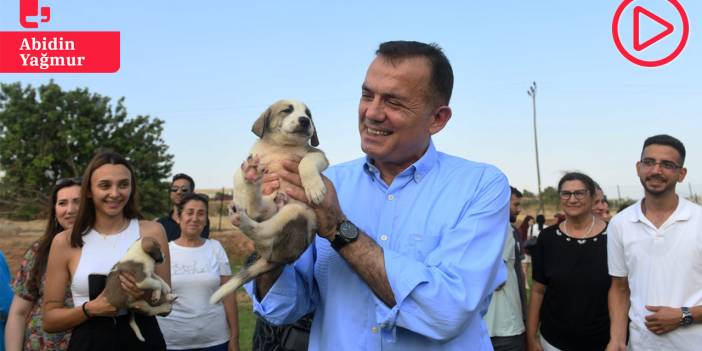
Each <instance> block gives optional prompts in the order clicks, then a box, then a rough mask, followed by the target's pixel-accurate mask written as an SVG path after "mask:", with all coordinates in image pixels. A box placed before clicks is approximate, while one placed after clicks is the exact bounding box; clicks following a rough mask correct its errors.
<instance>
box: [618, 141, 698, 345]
mask: <svg viewBox="0 0 702 351" xmlns="http://www.w3.org/2000/svg"><path fill="white" fill-rule="evenodd" d="M684 162H685V147H684V146H683V144H682V142H680V141H679V140H678V139H676V138H673V137H671V136H669V135H656V136H652V137H650V138H648V139H646V141H645V142H644V146H643V151H642V152H641V160H640V161H639V162H637V163H636V171H637V173H638V175H639V178H640V179H641V184H642V185H643V188H644V191H645V196H644V198H643V199H642V200H641V201H639V202H637V203H636V204H634V205H632V206H630V207H628V208H627V209H625V210H624V211H622V212H621V213H619V214H618V215H616V216H615V217H614V218H613V219H612V221H611V222H610V224H609V229H608V232H609V235H608V239H607V245H608V246H607V252H608V260H609V262H608V263H609V274H610V275H611V276H612V285H611V287H610V289H609V313H610V319H611V331H610V338H611V339H610V343H609V345H608V347H607V350H622V351H623V350H626V327H627V311H628V316H629V318H630V319H631V323H630V325H629V328H630V337H629V348H630V350H634V351H639V350H655V351H660V350H676V351H677V350H683V351H684V350H689V351H692V350H702V324H700V323H701V322H702V207H700V206H698V205H696V204H694V203H692V202H690V201H688V200H686V199H684V198H682V197H679V196H678V195H677V194H676V193H675V185H676V183H678V182H682V181H683V179H685V175H686V174H687V169H686V168H684V167H683V164H684Z"/></svg>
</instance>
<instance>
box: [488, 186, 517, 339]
mask: <svg viewBox="0 0 702 351" xmlns="http://www.w3.org/2000/svg"><path fill="white" fill-rule="evenodd" d="M510 189H511V197H510V201H509V221H510V223H509V224H508V225H507V228H505V229H506V230H505V236H506V238H505V245H504V247H503V249H502V261H503V262H504V264H505V269H506V271H507V280H506V281H505V282H504V283H502V285H500V286H498V287H497V289H496V290H495V292H494V293H493V294H492V299H491V300H490V305H489V306H488V310H487V313H486V314H485V317H484V319H485V324H486V325H487V328H488V332H489V333H490V342H491V343H492V346H493V348H494V350H495V351H523V350H524V349H525V348H526V339H525V333H524V331H525V330H526V329H525V326H524V325H525V323H524V322H525V318H526V317H525V316H526V310H525V306H526V301H525V293H524V276H523V274H522V273H523V272H522V266H521V250H520V248H519V242H518V235H517V228H515V227H514V225H513V223H515V222H516V221H517V215H519V212H520V211H521V201H522V197H523V196H522V193H521V192H520V191H519V190H517V189H515V188H514V187H511V186H510Z"/></svg>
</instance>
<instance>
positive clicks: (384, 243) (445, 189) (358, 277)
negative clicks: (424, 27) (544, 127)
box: [246, 41, 510, 351]
mask: <svg viewBox="0 0 702 351" xmlns="http://www.w3.org/2000/svg"><path fill="white" fill-rule="evenodd" d="M452 88H453V73H452V69H451V65H450V63H449V62H448V59H447V58H446V56H444V54H443V53H442V51H441V49H440V48H439V47H438V46H436V45H434V44H432V45H427V44H423V43H418V42H405V41H398V42H387V43H383V44H381V45H380V48H379V49H378V51H377V52H376V58H375V59H374V60H373V62H372V63H371V65H370V67H369V68H368V71H367V73H366V77H365V80H364V82H363V86H362V94H361V100H360V103H359V133H360V136H361V149H362V150H363V152H364V153H365V154H366V157H364V158H361V159H358V160H355V161H351V162H347V163H344V164H340V165H337V166H334V167H331V168H329V169H328V170H327V171H326V172H325V176H326V177H328V179H327V178H325V183H326V186H327V189H328V191H327V194H326V196H325V199H324V201H323V203H322V204H321V205H320V206H314V209H315V213H316V215H317V220H318V236H317V238H316V239H315V241H314V242H313V244H312V245H311V246H310V247H309V248H308V249H307V251H305V253H304V254H303V255H302V256H301V257H300V258H299V259H298V260H297V261H296V262H295V263H294V264H292V265H287V266H285V267H283V268H280V269H277V270H274V271H272V272H269V273H266V274H264V275H262V276H259V277H258V278H257V279H256V280H255V281H254V282H252V283H250V284H247V286H246V289H247V291H248V292H249V293H250V294H251V296H252V298H253V305H254V310H255V311H256V313H258V314H259V315H261V316H263V317H264V318H266V319H267V320H268V321H270V322H272V323H274V324H285V323H290V322H293V321H295V320H297V319H298V318H300V317H301V316H303V315H304V314H306V313H309V312H311V311H314V320H313V324H312V331H311V336H310V343H309V349H310V350H350V351H357V350H422V351H428V350H492V346H491V344H490V338H489V336H488V333H487V329H486V327H485V323H484V322H483V320H482V315H483V314H485V311H486V310H487V306H488V304H489V300H490V294H491V293H492V291H493V290H495V288H496V287H497V286H499V285H500V284H502V283H503V282H504V281H505V278H506V272H505V269H504V265H503V264H502V262H501V252H502V246H503V244H504V239H505V236H504V229H505V227H506V225H507V223H508V218H509V199H510V188H509V185H508V183H507V179H506V177H505V176H504V175H503V174H502V173H501V172H500V171H499V170H498V169H497V168H495V167H493V166H490V165H487V164H482V163H476V162H471V161H467V160H464V159H460V158H458V157H454V156H450V155H446V154H444V153H441V152H438V151H437V150H436V149H435V147H434V144H433V142H432V139H431V136H432V135H434V134H436V133H438V132H439V131H441V130H442V129H443V128H444V126H446V123H447V122H448V121H449V119H450V118H451V109H450V107H449V106H448V103H449V99H450V97H451V90H452ZM283 166H284V167H285V169H286V171H282V172H279V173H278V174H277V175H272V176H270V175H269V176H268V177H267V181H268V183H267V184H268V185H271V184H273V185H272V186H273V187H275V184H276V181H275V177H280V178H283V179H285V180H287V181H289V182H291V183H293V184H298V185H299V184H301V183H300V179H299V176H298V175H297V174H296V172H297V171H296V169H297V165H296V164H295V163H293V162H286V163H284V164H283ZM286 192H287V194H288V195H290V196H291V197H293V198H296V199H298V200H301V201H306V200H305V195H304V191H303V189H302V188H301V187H293V188H291V189H286Z"/></svg>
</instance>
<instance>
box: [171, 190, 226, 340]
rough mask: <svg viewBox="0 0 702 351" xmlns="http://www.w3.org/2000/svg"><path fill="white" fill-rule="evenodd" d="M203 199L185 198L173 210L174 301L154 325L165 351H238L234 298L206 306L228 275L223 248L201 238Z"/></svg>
mask: <svg viewBox="0 0 702 351" xmlns="http://www.w3.org/2000/svg"><path fill="white" fill-rule="evenodd" d="M207 208H208V198H207V196H206V195H202V194H195V193H187V194H185V195H184V196H183V198H182V201H181V202H180V205H179V206H178V207H177V209H176V214H177V215H178V217H179V218H178V222H179V223H180V236H179V237H178V238H177V239H176V240H173V241H171V242H169V243H168V247H169V250H170V252H171V288H172V289H173V293H174V294H176V295H178V299H177V300H176V301H175V303H174V304H173V310H172V311H171V313H170V314H169V315H168V316H166V317H158V323H159V326H160V328H161V332H162V333H163V337H164V339H165V340H166V348H167V349H168V350H200V351H238V350H239V324H238V320H237V315H238V310H237V306H236V295H235V294H231V295H228V296H227V297H225V298H224V300H222V302H220V303H217V304H214V305H211V304H210V302H209V300H210V296H212V294H213V293H214V292H215V291H216V290H217V289H219V287H220V286H221V285H222V284H224V283H226V282H227V281H228V280H229V278H230V277H231V275H232V270H231V267H230V266H229V259H228V258H227V253H226V252H225V251H224V248H223V247H222V244H220V243H219V241H217V240H214V239H206V238H203V237H202V231H203V230H204V229H205V224H206V223H207V215H208V212H207Z"/></svg>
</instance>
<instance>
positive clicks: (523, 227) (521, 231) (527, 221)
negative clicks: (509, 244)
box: [517, 215, 534, 248]
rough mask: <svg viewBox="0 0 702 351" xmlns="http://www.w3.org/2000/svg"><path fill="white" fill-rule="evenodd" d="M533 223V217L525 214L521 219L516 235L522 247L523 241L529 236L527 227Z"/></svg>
mask: <svg viewBox="0 0 702 351" xmlns="http://www.w3.org/2000/svg"><path fill="white" fill-rule="evenodd" d="M533 224H534V217H532V216H531V215H527V216H526V217H524V219H523V220H522V223H521V224H519V227H518V228H517V235H518V236H519V247H521V248H524V242H525V241H526V240H527V239H528V238H529V229H530V228H531V226H532V225H533Z"/></svg>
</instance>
